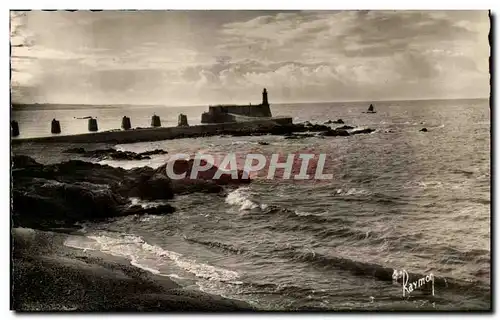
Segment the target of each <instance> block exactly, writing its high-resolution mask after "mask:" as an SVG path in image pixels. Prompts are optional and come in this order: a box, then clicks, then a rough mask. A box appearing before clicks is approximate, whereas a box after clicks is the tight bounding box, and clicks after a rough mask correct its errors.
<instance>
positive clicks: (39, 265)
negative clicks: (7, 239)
mask: <svg viewBox="0 0 500 320" xmlns="http://www.w3.org/2000/svg"><path fill="white" fill-rule="evenodd" d="M70 235H78V236H82V237H84V236H85V235H83V234H80V233H78V231H76V230H75V231H74V232H69V233H60V232H53V231H40V230H37V229H31V228H22V227H19V228H12V229H11V239H12V243H13V250H12V256H11V259H12V263H13V271H12V288H11V290H12V291H11V293H12V299H11V309H12V310H14V311H16V312H37V311H38V312H47V311H77V312H78V311H99V312H102V311H104V312H107V311H128V312H136V311H141V312H144V311H149V312H154V311H172V312H176V311H183V312H231V311H233V312H234V311H256V309H255V308H254V307H252V306H250V305H249V304H248V303H246V302H244V301H240V300H234V299H228V298H224V297H222V296H218V295H213V294H208V293H205V292H203V291H201V290H192V289H185V288H184V287H182V286H181V285H180V284H178V283H177V282H175V281H174V280H172V279H171V278H170V277H167V276H163V275H155V274H153V273H151V272H148V271H146V270H144V269H142V268H139V267H136V266H134V265H132V264H131V263H130V261H129V260H127V259H126V258H124V257H117V256H114V255H111V254H108V253H104V252H101V251H96V250H79V249H76V248H72V247H69V246H66V245H65V244H64V241H65V240H66V239H67V238H68V237H69V236H70Z"/></svg>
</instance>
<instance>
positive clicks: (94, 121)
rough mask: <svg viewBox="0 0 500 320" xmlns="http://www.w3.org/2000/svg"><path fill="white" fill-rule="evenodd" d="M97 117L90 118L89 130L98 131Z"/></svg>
mask: <svg viewBox="0 0 500 320" xmlns="http://www.w3.org/2000/svg"><path fill="white" fill-rule="evenodd" d="M97 130H98V127H97V119H94V118H90V119H89V131H97Z"/></svg>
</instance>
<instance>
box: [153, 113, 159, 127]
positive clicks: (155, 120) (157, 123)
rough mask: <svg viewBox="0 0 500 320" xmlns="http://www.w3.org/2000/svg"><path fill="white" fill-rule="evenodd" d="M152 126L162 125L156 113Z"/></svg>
mask: <svg viewBox="0 0 500 320" xmlns="http://www.w3.org/2000/svg"><path fill="white" fill-rule="evenodd" d="M151 126H152V127H161V120H160V117H159V116H157V115H156V114H155V115H153V116H152V117H151Z"/></svg>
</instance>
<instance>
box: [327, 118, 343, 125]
mask: <svg viewBox="0 0 500 320" xmlns="http://www.w3.org/2000/svg"><path fill="white" fill-rule="evenodd" d="M335 123H336V124H344V120H342V119H338V120H335V121H332V120H328V121H327V122H325V124H335Z"/></svg>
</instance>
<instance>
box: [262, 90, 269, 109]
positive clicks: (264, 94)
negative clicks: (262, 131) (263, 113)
mask: <svg viewBox="0 0 500 320" xmlns="http://www.w3.org/2000/svg"><path fill="white" fill-rule="evenodd" d="M262 105H263V106H269V102H268V101H267V90H266V88H264V91H262Z"/></svg>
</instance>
